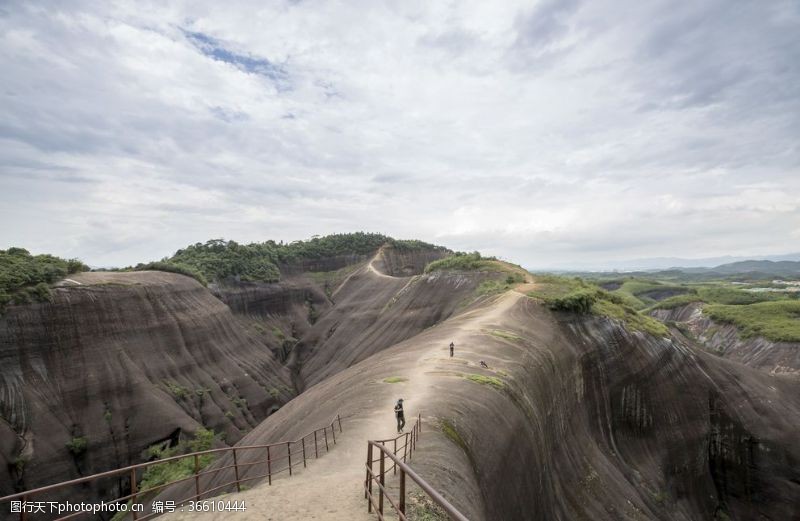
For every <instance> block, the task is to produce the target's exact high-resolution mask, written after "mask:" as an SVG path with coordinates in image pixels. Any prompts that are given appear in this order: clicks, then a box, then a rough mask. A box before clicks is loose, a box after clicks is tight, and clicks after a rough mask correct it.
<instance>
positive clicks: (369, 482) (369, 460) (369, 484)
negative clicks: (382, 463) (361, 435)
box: [364, 442, 372, 512]
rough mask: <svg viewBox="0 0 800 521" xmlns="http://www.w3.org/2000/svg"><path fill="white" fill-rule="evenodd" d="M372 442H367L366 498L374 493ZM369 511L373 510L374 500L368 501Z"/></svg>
mask: <svg viewBox="0 0 800 521" xmlns="http://www.w3.org/2000/svg"><path fill="white" fill-rule="evenodd" d="M371 473H372V444H371V443H370V442H367V477H366V479H364V499H367V500H369V499H370V496H371V495H372V476H371V475H370V474H371ZM367 512H372V501H367Z"/></svg>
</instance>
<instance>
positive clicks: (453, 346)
mask: <svg viewBox="0 0 800 521" xmlns="http://www.w3.org/2000/svg"><path fill="white" fill-rule="evenodd" d="M455 348H456V345H455V344H454V343H453V342H450V358H453V350H454V349H455Z"/></svg>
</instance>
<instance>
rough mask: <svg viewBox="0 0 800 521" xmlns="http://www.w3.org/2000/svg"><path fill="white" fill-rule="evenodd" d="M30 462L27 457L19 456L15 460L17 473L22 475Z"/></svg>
mask: <svg viewBox="0 0 800 521" xmlns="http://www.w3.org/2000/svg"><path fill="white" fill-rule="evenodd" d="M28 461H29V459H28V457H27V456H17V457H16V458H14V461H13V465H14V468H15V469H16V471H17V473H19V474H22V472H23V471H24V470H25V465H27V464H28Z"/></svg>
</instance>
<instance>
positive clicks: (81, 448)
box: [66, 436, 89, 458]
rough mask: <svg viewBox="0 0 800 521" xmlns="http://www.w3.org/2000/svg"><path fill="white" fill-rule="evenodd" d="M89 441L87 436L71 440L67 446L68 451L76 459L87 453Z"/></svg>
mask: <svg viewBox="0 0 800 521" xmlns="http://www.w3.org/2000/svg"><path fill="white" fill-rule="evenodd" d="M88 443H89V442H88V440H87V439H86V437H85V436H76V437H74V438H72V439H71V440H69V441H68V442H67V444H66V446H67V450H69V451H70V452H71V453H72V455H73V456H75V457H76V458H77V457H78V456H80V455H82V454H83V453H84V452H86V446H87V445H88Z"/></svg>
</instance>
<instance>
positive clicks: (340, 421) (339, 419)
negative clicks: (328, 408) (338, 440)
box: [336, 414, 342, 432]
mask: <svg viewBox="0 0 800 521" xmlns="http://www.w3.org/2000/svg"><path fill="white" fill-rule="evenodd" d="M336 419H337V420H338V421H339V432H342V417H341V416H340V415H338V414H337V415H336Z"/></svg>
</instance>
